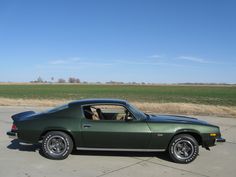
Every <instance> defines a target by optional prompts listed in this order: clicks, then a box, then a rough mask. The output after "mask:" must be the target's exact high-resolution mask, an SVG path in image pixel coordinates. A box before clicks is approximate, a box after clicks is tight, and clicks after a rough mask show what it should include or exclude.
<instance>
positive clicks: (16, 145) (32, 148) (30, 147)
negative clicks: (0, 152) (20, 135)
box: [7, 139, 40, 152]
mask: <svg viewBox="0 0 236 177" xmlns="http://www.w3.org/2000/svg"><path fill="white" fill-rule="evenodd" d="M7 148H8V149H12V150H19V151H29V152H36V151H40V144H25V143H22V142H21V141H19V140H18V139H15V140H12V141H11V144H9V145H8V146H7Z"/></svg>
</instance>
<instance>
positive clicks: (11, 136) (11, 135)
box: [7, 131, 18, 139]
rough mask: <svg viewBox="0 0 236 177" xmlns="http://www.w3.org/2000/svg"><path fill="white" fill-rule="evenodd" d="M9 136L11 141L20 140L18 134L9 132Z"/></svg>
mask: <svg viewBox="0 0 236 177" xmlns="http://www.w3.org/2000/svg"><path fill="white" fill-rule="evenodd" d="M7 135H8V137H9V138H11V139H17V138H18V136H17V133H16V132H12V131H9V132H7Z"/></svg>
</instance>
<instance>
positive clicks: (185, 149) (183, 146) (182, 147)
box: [174, 140, 194, 160]
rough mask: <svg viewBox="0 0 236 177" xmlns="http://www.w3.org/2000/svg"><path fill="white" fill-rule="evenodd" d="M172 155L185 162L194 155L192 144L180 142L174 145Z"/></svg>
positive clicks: (187, 141) (185, 141)
mask: <svg viewBox="0 0 236 177" xmlns="http://www.w3.org/2000/svg"><path fill="white" fill-rule="evenodd" d="M174 153H175V155H176V156H177V158H179V159H181V160H186V159H188V158H190V157H191V156H192V155H193V153H194V147H193V144H192V143H191V142H190V141H189V140H180V141H178V142H177V143H176V144H175V145H174Z"/></svg>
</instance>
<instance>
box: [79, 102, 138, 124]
mask: <svg viewBox="0 0 236 177" xmlns="http://www.w3.org/2000/svg"><path fill="white" fill-rule="evenodd" d="M83 111H84V116H85V117H86V118H87V119H90V120H114V121H124V120H129V119H133V116H132V114H131V113H130V112H129V111H128V110H127V109H126V108H125V107H123V106H120V105H106V104H101V105H97V104H96V105H89V106H84V107H83Z"/></svg>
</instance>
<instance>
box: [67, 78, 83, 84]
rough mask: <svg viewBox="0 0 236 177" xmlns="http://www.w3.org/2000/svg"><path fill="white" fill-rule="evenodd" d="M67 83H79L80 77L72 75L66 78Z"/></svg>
mask: <svg viewBox="0 0 236 177" xmlns="http://www.w3.org/2000/svg"><path fill="white" fill-rule="evenodd" d="M68 82H69V83H80V79H79V78H74V77H70V78H69V79H68Z"/></svg>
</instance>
